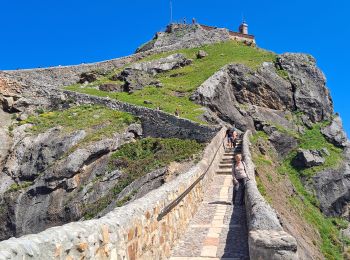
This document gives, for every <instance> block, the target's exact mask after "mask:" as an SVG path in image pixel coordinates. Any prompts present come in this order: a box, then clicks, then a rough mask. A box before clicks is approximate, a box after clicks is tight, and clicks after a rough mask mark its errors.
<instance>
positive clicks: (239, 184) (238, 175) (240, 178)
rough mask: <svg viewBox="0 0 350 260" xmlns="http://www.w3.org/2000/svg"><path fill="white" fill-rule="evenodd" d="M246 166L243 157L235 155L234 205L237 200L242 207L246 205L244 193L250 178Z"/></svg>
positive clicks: (233, 170)
mask: <svg viewBox="0 0 350 260" xmlns="http://www.w3.org/2000/svg"><path fill="white" fill-rule="evenodd" d="M246 168H247V167H246V165H245V163H244V162H243V161H242V155H241V154H236V155H235V162H234V164H233V166H232V178H233V185H234V187H233V204H235V202H236V199H237V202H238V203H237V205H239V206H242V205H243V204H244V191H245V185H246V183H247V181H248V180H249V178H248V173H247V170H246Z"/></svg>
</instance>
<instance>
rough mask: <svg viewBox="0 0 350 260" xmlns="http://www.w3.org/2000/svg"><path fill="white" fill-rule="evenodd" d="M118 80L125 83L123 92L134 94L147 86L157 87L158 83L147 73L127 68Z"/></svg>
mask: <svg viewBox="0 0 350 260" xmlns="http://www.w3.org/2000/svg"><path fill="white" fill-rule="evenodd" d="M118 79H119V80H121V81H124V85H123V90H124V91H125V92H129V93H132V92H134V91H136V90H141V89H143V88H144V87H145V86H148V85H155V84H157V83H158V82H157V81H156V80H155V79H154V78H152V77H151V75H150V74H149V73H147V72H145V71H142V70H137V69H131V68H127V69H125V70H123V71H122V72H121V73H120V74H119V75H118Z"/></svg>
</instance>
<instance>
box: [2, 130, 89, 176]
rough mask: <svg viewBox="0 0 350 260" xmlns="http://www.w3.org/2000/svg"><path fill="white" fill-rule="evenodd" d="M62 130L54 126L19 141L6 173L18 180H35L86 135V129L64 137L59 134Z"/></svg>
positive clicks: (10, 157)
mask: <svg viewBox="0 0 350 260" xmlns="http://www.w3.org/2000/svg"><path fill="white" fill-rule="evenodd" d="M60 131H61V130H60V128H54V129H51V130H50V131H48V132H46V133H43V134H39V135H38V136H34V137H31V136H27V137H25V138H24V139H22V140H21V141H19V142H18V143H17V144H15V146H14V147H13V148H12V152H11V154H10V156H9V158H8V159H7V162H6V165H5V167H4V173H6V174H7V175H9V176H11V177H12V178H14V179H17V180H34V179H35V178H36V177H37V176H38V174H40V173H41V172H43V171H45V170H46V168H47V167H48V166H50V165H51V163H53V162H54V161H55V160H57V159H59V158H60V157H61V156H62V155H63V154H64V153H65V152H67V151H68V149H70V148H71V147H72V146H74V145H75V144H77V142H78V141H79V140H81V139H82V138H84V137H85V132H84V131H77V132H75V133H72V134H70V135H68V136H64V137H61V136H60V135H59V133H60Z"/></svg>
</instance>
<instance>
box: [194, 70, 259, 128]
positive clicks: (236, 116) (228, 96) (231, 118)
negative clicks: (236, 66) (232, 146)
mask: <svg viewBox="0 0 350 260" xmlns="http://www.w3.org/2000/svg"><path fill="white" fill-rule="evenodd" d="M191 99H192V100H194V101H195V102H197V103H199V104H201V105H203V106H206V107H208V108H210V110H211V111H213V112H214V113H215V114H216V115H217V116H218V117H219V118H220V119H221V120H223V121H226V122H228V123H231V124H235V125H236V126H237V128H239V129H241V130H244V129H254V122H253V120H252V119H251V118H249V117H245V116H244V115H242V114H241V113H240V112H239V110H238V109H237V108H236V107H235V106H234V105H233V104H235V103H237V100H236V97H235V93H234V91H233V89H232V86H231V85H230V76H229V75H228V73H227V71H226V68H223V69H221V70H220V71H218V72H217V73H215V74H214V75H213V76H211V77H210V78H209V79H208V80H207V81H205V82H204V83H203V84H202V85H201V86H200V87H199V88H198V89H197V90H196V91H195V93H194V94H193V95H192V96H191Z"/></svg>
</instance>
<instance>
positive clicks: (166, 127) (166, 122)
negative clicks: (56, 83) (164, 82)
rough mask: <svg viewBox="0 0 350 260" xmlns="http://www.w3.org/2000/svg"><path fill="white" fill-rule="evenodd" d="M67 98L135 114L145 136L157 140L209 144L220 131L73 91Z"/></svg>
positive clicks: (68, 92)
mask: <svg viewBox="0 0 350 260" xmlns="http://www.w3.org/2000/svg"><path fill="white" fill-rule="evenodd" d="M64 94H65V95H66V98H68V99H73V100H75V101H76V102H78V103H80V104H98V105H103V106H106V107H108V108H111V109H115V110H119V111H124V112H128V113H131V114H133V115H134V116H137V117H139V118H140V119H141V122H142V129H143V134H144V135H145V136H152V137H157V138H172V137H176V138H180V139H192V140H197V141H198V142H208V141H210V140H211V139H212V138H213V137H214V136H215V134H216V133H217V132H218V131H219V130H220V127H218V126H208V125H201V124H198V123H195V122H193V121H190V120H187V119H183V118H179V117H176V116H174V115H171V114H169V113H166V112H163V111H159V110H153V109H149V108H146V107H141V106H136V105H132V104H129V103H125V102H121V101H118V100H112V99H110V98H101V97H97V96H91V95H86V94H81V93H76V92H72V91H64Z"/></svg>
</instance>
